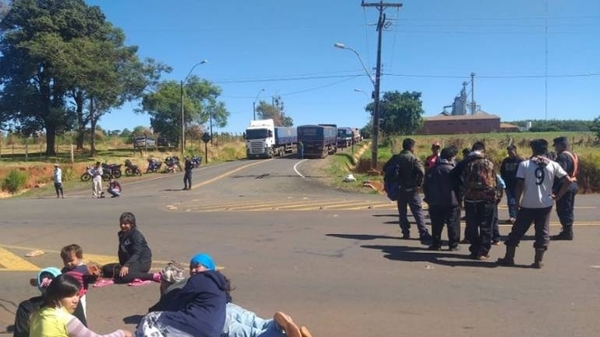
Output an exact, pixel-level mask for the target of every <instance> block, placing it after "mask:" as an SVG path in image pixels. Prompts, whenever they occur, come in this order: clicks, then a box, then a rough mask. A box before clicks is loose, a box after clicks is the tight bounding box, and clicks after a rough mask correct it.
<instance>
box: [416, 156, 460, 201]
mask: <svg viewBox="0 0 600 337" xmlns="http://www.w3.org/2000/svg"><path fill="white" fill-rule="evenodd" d="M452 169H454V163H453V162H448V161H446V160H441V159H438V161H437V163H436V165H435V166H433V168H431V169H429V170H428V171H427V174H426V175H425V182H424V183H423V193H424V194H425V200H426V202H427V204H428V205H430V206H458V198H457V196H456V193H455V189H454V186H453V184H452V178H451V176H450V172H451V171H452Z"/></svg>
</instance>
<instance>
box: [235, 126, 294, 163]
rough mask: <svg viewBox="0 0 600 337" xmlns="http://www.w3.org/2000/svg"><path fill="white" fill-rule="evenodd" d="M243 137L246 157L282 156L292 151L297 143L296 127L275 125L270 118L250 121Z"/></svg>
mask: <svg viewBox="0 0 600 337" xmlns="http://www.w3.org/2000/svg"><path fill="white" fill-rule="evenodd" d="M245 139H246V157H247V158H248V159H252V158H272V157H274V156H280V157H283V156H284V155H285V154H286V153H294V152H295V151H296V149H297V144H298V135H297V133H296V128H292V127H283V126H275V123H274V122H273V120H272V119H258V120H253V121H250V126H248V128H246V136H245Z"/></svg>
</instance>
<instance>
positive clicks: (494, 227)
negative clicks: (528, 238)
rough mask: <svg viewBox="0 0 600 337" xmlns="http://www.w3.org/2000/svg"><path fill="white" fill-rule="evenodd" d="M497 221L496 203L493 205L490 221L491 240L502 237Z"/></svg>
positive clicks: (498, 239) (497, 239)
mask: <svg viewBox="0 0 600 337" xmlns="http://www.w3.org/2000/svg"><path fill="white" fill-rule="evenodd" d="M511 218H512V217H511ZM498 221H499V220H498V205H496V207H494V220H493V221H492V241H500V240H501V239H502V237H501V236H500V228H499V227H498Z"/></svg>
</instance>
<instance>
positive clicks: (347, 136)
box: [337, 127, 354, 149]
mask: <svg viewBox="0 0 600 337" xmlns="http://www.w3.org/2000/svg"><path fill="white" fill-rule="evenodd" d="M353 143H354V134H353V133H352V128H348V127H340V128H338V129H337V146H338V147H339V148H342V149H343V148H346V147H350V146H352V144H353Z"/></svg>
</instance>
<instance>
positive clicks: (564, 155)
mask: <svg viewBox="0 0 600 337" xmlns="http://www.w3.org/2000/svg"><path fill="white" fill-rule="evenodd" d="M553 145H554V151H556V158H555V159H554V160H555V161H556V162H557V163H558V164H559V165H560V166H561V167H562V168H563V170H565V172H567V175H568V176H569V178H570V181H571V183H570V184H569V189H568V190H567V192H566V194H565V195H564V197H562V198H561V199H560V200H557V201H556V215H558V219H559V220H560V224H561V226H562V229H561V231H560V233H559V234H558V235H553V236H552V240H573V222H574V221H575V215H574V208H575V195H576V194H577V190H578V186H577V174H578V173H579V172H578V171H579V158H578V157H577V155H576V154H575V153H573V152H571V151H570V150H569V141H568V140H567V137H558V138H554V139H553ZM564 183H565V182H561V181H560V180H559V179H555V180H554V186H553V188H552V190H553V191H554V193H555V194H556V193H558V191H559V190H560V189H561V188H562V184H564Z"/></svg>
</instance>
